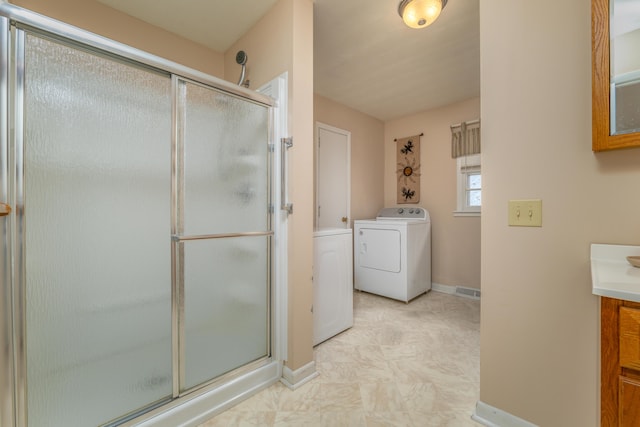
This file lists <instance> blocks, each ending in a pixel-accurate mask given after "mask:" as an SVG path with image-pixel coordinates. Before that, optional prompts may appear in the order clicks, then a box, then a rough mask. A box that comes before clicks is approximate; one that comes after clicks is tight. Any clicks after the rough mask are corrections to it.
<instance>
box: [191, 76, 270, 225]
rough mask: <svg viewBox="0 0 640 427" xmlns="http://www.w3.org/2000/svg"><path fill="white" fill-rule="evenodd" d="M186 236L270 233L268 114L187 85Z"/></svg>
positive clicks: (244, 102) (226, 97)
mask: <svg viewBox="0 0 640 427" xmlns="http://www.w3.org/2000/svg"><path fill="white" fill-rule="evenodd" d="M180 92H181V94H180V95H181V99H182V101H183V102H184V104H183V105H186V106H185V107H184V110H183V115H184V117H183V119H184V122H183V127H182V132H183V137H184V152H185V154H184V187H183V188H184V234H185V235H198V234H217V233H229V232H244V231H264V230H266V229H267V209H268V197H269V194H268V182H269V181H268V179H267V174H268V170H267V164H268V163H267V155H268V152H267V150H268V143H269V138H268V136H269V110H268V109H267V108H266V107H264V106H262V105H258V104H255V103H253V102H248V101H246V100H243V99H240V98H237V97H234V96H231V95H228V94H225V93H223V92H219V91H216V90H212V89H209V88H205V87H201V86H198V85H195V84H191V83H186V82H183V83H182V84H181V86H180Z"/></svg>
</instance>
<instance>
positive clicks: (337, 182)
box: [316, 123, 351, 229]
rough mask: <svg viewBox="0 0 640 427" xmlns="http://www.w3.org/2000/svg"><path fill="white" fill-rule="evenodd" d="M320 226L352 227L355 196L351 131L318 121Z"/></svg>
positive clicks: (318, 213) (317, 209)
mask: <svg viewBox="0 0 640 427" xmlns="http://www.w3.org/2000/svg"><path fill="white" fill-rule="evenodd" d="M316 147H317V151H316V152H317V169H316V170H317V177H316V183H317V184H316V227H317V228H319V229H322V228H348V227H349V224H350V216H351V212H350V199H351V132H349V131H346V130H343V129H338V128H335V127H333V126H329V125H325V124H322V123H316Z"/></svg>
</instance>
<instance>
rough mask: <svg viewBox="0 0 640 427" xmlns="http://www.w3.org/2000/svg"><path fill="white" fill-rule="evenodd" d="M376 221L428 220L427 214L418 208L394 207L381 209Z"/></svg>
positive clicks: (423, 209)
mask: <svg viewBox="0 0 640 427" xmlns="http://www.w3.org/2000/svg"><path fill="white" fill-rule="evenodd" d="M376 219H395V220H399V219H400V220H422V221H428V220H429V212H427V210H426V209H425V208H422V207H420V206H415V207H408V206H406V207H405V206H396V207H392V208H383V209H381V210H380V212H378V216H377V217H376Z"/></svg>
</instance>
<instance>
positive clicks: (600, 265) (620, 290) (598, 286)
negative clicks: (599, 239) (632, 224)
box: [591, 243, 640, 302]
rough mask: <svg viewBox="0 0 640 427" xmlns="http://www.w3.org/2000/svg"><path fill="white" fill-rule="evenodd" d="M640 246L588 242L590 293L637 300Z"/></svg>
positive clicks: (639, 289)
mask: <svg viewBox="0 0 640 427" xmlns="http://www.w3.org/2000/svg"><path fill="white" fill-rule="evenodd" d="M629 258H632V259H634V261H635V260H636V259H637V260H638V261H640V246H629V245H604V244H596V243H594V244H592V245H591V280H592V293H593V294H594V295H600V296H604V297H609V298H616V299H620V300H625V301H635V302H640V268H636V267H634V266H632V265H630V264H631V260H630V259H629Z"/></svg>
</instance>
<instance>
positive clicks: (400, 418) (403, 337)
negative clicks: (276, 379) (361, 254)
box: [200, 291, 480, 427]
mask: <svg viewBox="0 0 640 427" xmlns="http://www.w3.org/2000/svg"><path fill="white" fill-rule="evenodd" d="M479 360H480V302H479V301H477V300H472V299H467V298H462V297H457V296H453V295H447V294H443V293H438V292H433V291H432V292H429V293H428V294H426V295H422V296H420V297H418V298H417V299H415V300H413V301H411V302H410V303H409V304H405V303H402V302H398V301H394V300H390V299H387V298H383V297H379V296H376V295H371V294H367V293H360V292H356V293H355V294H354V326H353V328H351V329H349V330H348V331H346V332H343V333H342V334H340V335H338V336H336V337H334V338H332V339H330V340H328V341H325V342H324V343H322V344H320V345H318V346H317V347H316V348H315V361H316V369H317V371H318V372H319V373H320V375H319V376H318V377H316V378H315V379H313V380H312V381H310V382H308V383H307V384H305V385H303V386H301V387H299V388H298V389H297V390H295V391H292V390H290V389H288V388H287V387H285V386H284V385H282V384H281V383H277V384H274V385H272V386H271V387H269V388H268V389H266V390H263V391H261V392H260V393H258V394H256V395H255V396H253V397H251V398H249V399H248V400H246V401H244V402H242V403H240V404H239V405H237V406H235V407H234V408H232V409H230V410H228V411H226V412H224V413H222V414H220V415H218V416H216V417H215V418H212V419H211V420H209V421H207V422H206V423H204V424H202V425H201V426H200V427H217V426H225V427H228V426H261V427H262V426H278V427H279V426H296V427H297V426H331V427H338V426H346V427H351V426H357V427H360V426H362V427H373V426H376V427H377V426H390V427H404V426H407V427H409V426H411V427H414V426H415V427H423V426H425V427H426V426H451V427H459V426H460V427H464V426H473V427H478V426H479V424H476V423H475V422H474V421H472V420H471V418H470V417H471V414H472V412H473V409H474V407H475V403H476V401H477V400H478V399H479V382H480V364H479Z"/></svg>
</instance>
